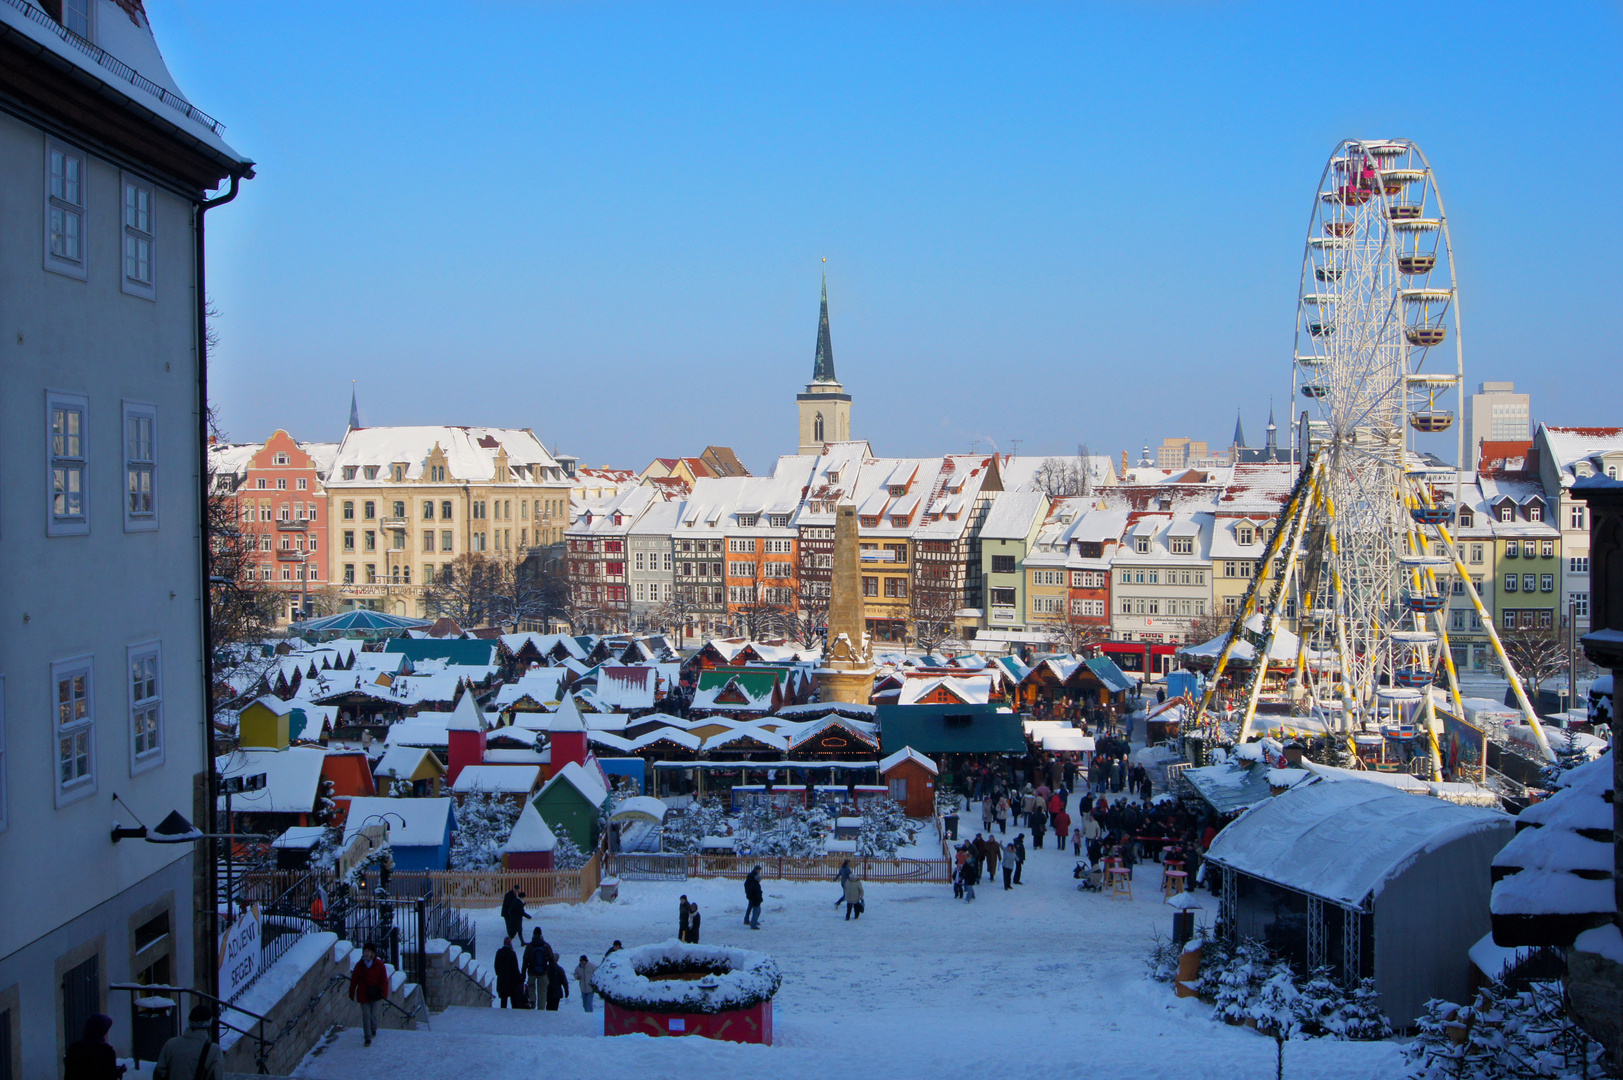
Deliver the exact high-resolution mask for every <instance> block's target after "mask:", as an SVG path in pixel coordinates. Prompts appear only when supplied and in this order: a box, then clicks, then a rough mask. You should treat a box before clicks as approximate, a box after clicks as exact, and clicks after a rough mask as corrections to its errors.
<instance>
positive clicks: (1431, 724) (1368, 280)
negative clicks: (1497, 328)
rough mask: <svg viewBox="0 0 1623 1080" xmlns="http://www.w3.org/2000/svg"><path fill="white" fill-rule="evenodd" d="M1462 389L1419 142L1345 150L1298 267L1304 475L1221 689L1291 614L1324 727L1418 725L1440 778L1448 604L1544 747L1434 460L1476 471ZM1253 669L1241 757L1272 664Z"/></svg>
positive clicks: (1448, 665) (1447, 281)
mask: <svg viewBox="0 0 1623 1080" xmlns="http://www.w3.org/2000/svg"><path fill="white" fill-rule="evenodd" d="M1463 378H1464V352H1463V348H1462V343H1461V339H1460V320H1459V294H1458V288H1457V282H1456V279H1455V275H1454V260H1453V248H1452V244H1451V243H1450V240H1449V234H1448V219H1447V217H1446V216H1445V214H1444V212H1443V201H1442V196H1441V194H1440V192H1439V190H1438V186H1437V180H1436V177H1435V176H1434V175H1433V173H1432V169H1431V165H1430V163H1429V162H1428V161H1427V160H1426V157H1425V155H1424V154H1423V153H1421V151H1420V148H1419V147H1418V146H1416V145H1415V144H1414V143H1413V142H1410V141H1408V140H1406V139H1379V140H1366V139H1347V140H1345V141H1343V142H1342V143H1341V144H1340V145H1339V146H1337V147H1336V149H1335V151H1334V152H1333V153H1332V154H1331V156H1330V160H1329V162H1328V163H1327V164H1326V165H1325V168H1324V172H1323V174H1322V176H1321V178H1320V182H1319V187H1318V192H1317V194H1316V196H1315V198H1314V204H1313V212H1312V215H1311V217H1310V219H1309V223H1308V234H1307V241H1306V244H1305V247H1304V251H1303V256H1302V276H1301V291H1300V294H1299V297H1298V300H1297V315H1296V341H1295V350H1294V364H1293V376H1292V385H1293V391H1296V392H1300V394H1301V395H1302V398H1303V400H1304V411H1303V413H1302V422H1301V424H1300V426H1299V429H1298V431H1297V432H1296V434H1295V438H1294V446H1295V449H1296V451H1297V452H1298V453H1299V454H1300V459H1299V460H1300V461H1301V463H1302V469H1301V472H1300V475H1299V477H1298V482H1297V484H1296V487H1295V488H1294V489H1293V491H1292V493H1291V496H1290V499H1289V501H1288V503H1287V506H1286V510H1285V512H1284V513H1283V514H1281V516H1280V518H1279V522H1278V524H1277V526H1276V527H1275V530H1274V534H1273V536H1272V537H1271V538H1270V540H1269V544H1268V547H1267V550H1266V553H1265V555H1264V557H1263V559H1262V560H1260V562H1259V566H1258V572H1257V574H1256V575H1255V576H1254V578H1253V585H1252V588H1251V590H1250V591H1249V592H1248V593H1247V595H1246V597H1245V600H1244V602H1243V604H1242V605H1241V610H1240V612H1239V616H1238V617H1237V618H1236V620H1235V623H1234V626H1233V628H1232V629H1231V631H1230V634H1229V641H1228V644H1227V645H1225V648H1224V651H1223V654H1222V656H1220V658H1219V661H1218V672H1219V674H1221V672H1222V670H1223V668H1224V666H1225V665H1226V664H1227V662H1228V660H1229V657H1230V653H1231V651H1232V649H1233V646H1234V643H1235V642H1237V641H1239V640H1240V638H1241V637H1242V635H1244V634H1245V633H1246V631H1245V629H1244V628H1245V627H1246V626H1247V625H1248V623H1247V620H1248V619H1249V618H1250V616H1251V615H1252V613H1253V612H1257V613H1260V614H1262V615H1263V616H1264V617H1265V618H1264V621H1263V623H1262V626H1263V629H1262V631H1261V633H1257V632H1254V631H1253V632H1251V634H1250V635H1249V636H1251V637H1252V638H1254V639H1256V640H1254V641H1253V644H1254V645H1255V646H1257V647H1258V649H1259V650H1260V651H1259V652H1257V653H1256V654H1255V655H1258V656H1263V657H1266V656H1270V655H1273V654H1272V651H1271V650H1272V646H1273V642H1274V640H1275V637H1276V635H1277V634H1278V632H1279V629H1280V625H1281V619H1282V617H1287V616H1286V615H1285V613H1286V612H1287V611H1289V612H1291V613H1292V614H1294V615H1296V616H1298V617H1297V619H1296V621H1297V625H1298V627H1299V629H1300V631H1301V633H1300V635H1299V641H1300V642H1301V645H1300V651H1299V656H1298V661H1297V667H1296V671H1297V675H1298V678H1299V680H1300V682H1301V684H1302V685H1303V686H1306V687H1309V688H1311V689H1310V695H1309V699H1310V700H1311V701H1313V702H1315V707H1316V708H1317V709H1318V710H1319V711H1320V715H1321V716H1325V717H1327V718H1333V719H1334V721H1335V724H1334V726H1336V727H1339V728H1340V730H1343V731H1351V730H1353V729H1355V727H1356V726H1357V725H1359V724H1362V723H1369V722H1375V723H1383V722H1391V723H1396V724H1399V725H1400V726H1402V725H1405V724H1413V725H1414V726H1415V727H1416V728H1418V729H1421V730H1423V731H1424V732H1425V733H1426V735H1427V736H1428V739H1429V742H1430V748H1431V762H1432V767H1433V770H1434V771H1435V769H1436V766H1437V763H1438V762H1439V761H1440V752H1439V749H1438V744H1437V738H1436V736H1437V734H1438V731H1439V725H1438V722H1437V718H1436V715H1435V700H1434V698H1433V695H1432V693H1431V688H1432V686H1433V685H1434V684H1445V685H1446V687H1447V689H1448V691H1449V692H1450V693H1451V696H1452V705H1453V707H1454V709H1455V710H1456V715H1463V706H1462V703H1461V701H1460V691H1459V680H1458V673H1457V672H1456V671H1455V670H1454V666H1453V659H1452V655H1451V651H1450V649H1449V644H1448V630H1449V627H1448V626H1446V625H1445V621H1446V618H1447V615H1448V612H1447V607H1448V597H1449V595H1450V594H1451V592H1458V593H1459V594H1460V595H1462V596H1468V597H1469V600H1470V602H1471V603H1472V604H1473V605H1475V610H1476V614H1477V618H1478V620H1479V621H1480V623H1481V624H1482V628H1483V629H1484V630H1485V631H1486V633H1487V635H1488V637H1489V639H1490V641H1491V643H1492V645H1493V647H1494V649H1495V650H1496V651H1497V652H1498V655H1499V658H1500V661H1501V663H1502V664H1503V666H1504V668H1505V670H1506V671H1507V673H1508V674H1509V676H1510V682H1511V684H1512V686H1513V687H1515V690H1516V694H1517V697H1518V699H1519V701H1520V703H1521V705H1522V711H1523V714H1524V716H1525V717H1526V719H1527V721H1528V723H1529V724H1530V725H1531V726H1532V727H1533V728H1534V730H1535V732H1536V733H1537V736H1538V740H1539V742H1540V743H1541V744H1542V743H1544V738H1543V733H1542V731H1540V730H1539V728H1538V722H1537V718H1536V716H1535V714H1534V712H1533V709H1532V706H1531V705H1530V704H1529V703H1528V701H1527V698H1526V695H1525V693H1523V691H1522V688H1521V684H1520V680H1519V679H1518V678H1517V677H1516V675H1515V672H1514V670H1513V669H1512V668H1511V666H1510V664H1509V662H1508V660H1507V658H1506V657H1505V655H1504V650H1503V648H1502V646H1501V645H1500V642H1499V639H1498V635H1497V632H1496V630H1495V627H1494V625H1493V618H1492V615H1491V613H1490V612H1489V611H1488V610H1487V609H1486V608H1485V607H1484V605H1483V604H1482V600H1481V597H1480V596H1479V595H1478V593H1477V591H1476V588H1475V586H1474V584H1473V583H1472V581H1471V580H1470V577H1469V575H1468V574H1467V573H1466V568H1465V566H1464V564H1463V563H1462V562H1460V560H1459V558H1458V555H1459V552H1458V549H1457V545H1456V543H1455V541H1454V539H1453V537H1452V536H1451V535H1450V526H1451V524H1452V522H1453V520H1454V513H1453V510H1454V506H1453V504H1454V503H1455V502H1456V501H1457V499H1458V494H1459V492H1458V485H1459V472H1460V470H1459V469H1456V468H1455V467H1454V466H1453V465H1452V464H1449V463H1448V462H1446V461H1445V460H1443V458H1442V456H1441V455H1439V454H1438V453H1436V451H1438V450H1441V451H1442V453H1443V454H1446V455H1447V456H1448V457H1451V458H1452V459H1453V460H1454V461H1457V462H1459V463H1460V465H1461V467H1462V468H1464V469H1467V470H1468V469H1470V468H1471V467H1472V465H1473V464H1474V463H1473V462H1469V461H1466V460H1465V457H1464V454H1465V451H1466V448H1465V446H1464V445H1463V440H1462V434H1461V431H1460V428H1459V427H1458V426H1456V424H1455V418H1456V413H1457V412H1458V405H1459V400H1460V393H1461V388H1462V386H1463ZM1293 396H1294V394H1293ZM1450 434H1451V435H1452V440H1448V436H1449V435H1450ZM1448 441H1452V443H1453V445H1452V446H1448V445H1447V442H1448ZM1473 450H1474V448H1473ZM1257 667H1258V670H1256V671H1253V672H1252V673H1251V675H1250V676H1249V677H1248V679H1247V687H1246V694H1245V695H1244V696H1245V697H1246V705H1245V712H1244V719H1243V722H1242V726H1241V738H1242V740H1243V739H1244V738H1245V737H1246V735H1247V734H1249V729H1250V724H1251V719H1252V716H1253V714H1254V711H1255V708H1256V703H1257V695H1258V692H1259V690H1260V687H1261V684H1262V681H1263V670H1262V669H1264V668H1265V667H1266V663H1263V664H1259V665H1257ZM1214 683H1215V680H1214ZM1209 698H1210V693H1208V695H1207V700H1208V701H1209ZM1206 704H1207V701H1203V702H1202V706H1201V712H1202V713H1204V711H1205V708H1206ZM1546 753H1548V750H1546Z"/></svg>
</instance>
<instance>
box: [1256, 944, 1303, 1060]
mask: <svg viewBox="0 0 1623 1080" xmlns="http://www.w3.org/2000/svg"><path fill="white" fill-rule="evenodd" d="M1301 998H1302V995H1301V993H1300V991H1298V990H1297V989H1296V975H1295V973H1293V972H1292V971H1291V966H1290V964H1288V963H1286V962H1285V961H1283V960H1276V961H1275V962H1274V963H1273V964H1271V965H1269V967H1268V968H1267V972H1266V978H1264V979H1263V981H1262V985H1261V986H1259V987H1257V992H1256V995H1255V996H1254V997H1253V998H1252V999H1251V1001H1250V1003H1249V1004H1247V1005H1246V1007H1245V1014H1246V1016H1247V1017H1248V1018H1250V1019H1252V1020H1255V1021H1256V1023H1257V1030H1258V1031H1260V1032H1262V1033H1263V1034H1264V1035H1271V1036H1273V1040H1274V1044H1275V1046H1276V1047H1277V1051H1276V1054H1277V1056H1276V1058H1275V1062H1276V1064H1275V1066H1274V1077H1275V1080H1283V1078H1284V1076H1285V1043H1286V1042H1288V1041H1289V1040H1290V1038H1291V1037H1292V1036H1293V1035H1296V1034H1299V1033H1300V1032H1301V1030H1302V1024H1301V1021H1300V1019H1298V1016H1297V1012H1298V1010H1299V1009H1300V1007H1301Z"/></svg>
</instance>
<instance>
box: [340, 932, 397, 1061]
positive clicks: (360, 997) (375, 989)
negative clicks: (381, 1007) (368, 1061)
mask: <svg viewBox="0 0 1623 1080" xmlns="http://www.w3.org/2000/svg"><path fill="white" fill-rule="evenodd" d="M349 996H350V1000H352V1001H354V1002H355V1003H356V1004H357V1005H359V1006H360V1007H361V1033H362V1034H363V1035H365V1036H366V1045H367V1046H371V1045H372V1038H373V1037H374V1036H375V1035H377V1033H378V1002H380V1001H382V1000H383V999H384V998H386V997H388V996H389V976H388V975H387V974H386V973H385V972H384V970H383V961H382V960H379V959H378V950H377V948H376V947H375V946H373V945H372V944H371V943H370V942H369V943H367V944H366V945H364V946H362V947H361V959H360V961H359V962H358V963H357V964H356V965H355V970H353V971H351V972H350V973H349Z"/></svg>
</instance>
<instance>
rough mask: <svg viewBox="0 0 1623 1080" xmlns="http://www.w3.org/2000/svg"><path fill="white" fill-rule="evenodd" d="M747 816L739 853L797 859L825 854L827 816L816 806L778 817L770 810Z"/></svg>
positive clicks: (743, 822)
mask: <svg viewBox="0 0 1623 1080" xmlns="http://www.w3.org/2000/svg"><path fill="white" fill-rule="evenodd" d="M756 810H757V811H758V812H753V813H752V812H746V813H745V814H744V817H743V821H742V827H741V828H740V830H739V838H738V845H737V849H738V853H739V854H740V855H761V856H771V857H774V858H776V857H780V856H782V857H786V858H796V859H806V858H813V857H815V856H818V855H821V854H823V844H824V841H825V840H826V838H827V834H828V824H829V822H828V814H827V813H826V812H825V811H824V810H823V809H822V808H821V807H817V806H812V807H796V808H794V809H793V810H791V811H790V812H789V813H787V814H784V815H781V816H780V815H778V814H777V813H775V812H773V811H771V810H770V809H767V808H764V807H761V808H756Z"/></svg>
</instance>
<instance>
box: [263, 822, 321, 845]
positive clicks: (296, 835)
mask: <svg viewBox="0 0 1623 1080" xmlns="http://www.w3.org/2000/svg"><path fill="white" fill-rule="evenodd" d="M326 835H327V828H326V826H324V825H294V826H293V827H292V828H290V829H288V830H287V831H286V832H284V833H282V835H281V836H278V837H277V838H276V839H275V840H272V841H271V847H274V848H299V849H303V850H309V849H310V848H313V847H315V846H316V844H318V843H320V842H321V838H322V837H323V836H326Z"/></svg>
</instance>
